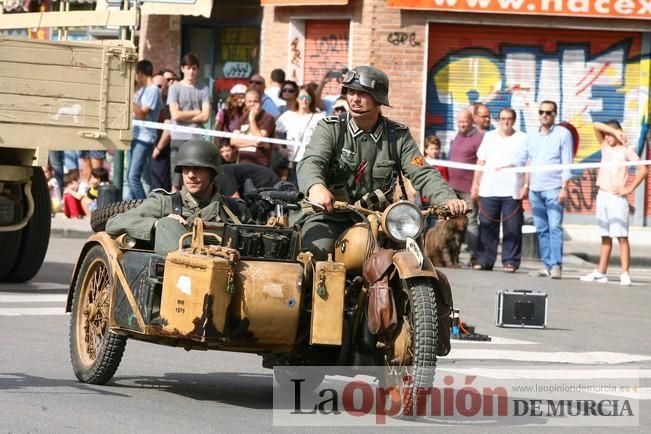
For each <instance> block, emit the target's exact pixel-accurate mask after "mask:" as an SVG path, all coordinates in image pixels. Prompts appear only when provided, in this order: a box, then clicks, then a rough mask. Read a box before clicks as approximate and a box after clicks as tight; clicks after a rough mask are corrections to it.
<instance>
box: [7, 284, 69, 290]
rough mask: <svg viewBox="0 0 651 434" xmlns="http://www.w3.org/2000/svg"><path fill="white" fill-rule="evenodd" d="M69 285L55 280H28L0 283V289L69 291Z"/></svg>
mask: <svg viewBox="0 0 651 434" xmlns="http://www.w3.org/2000/svg"><path fill="white" fill-rule="evenodd" d="M68 288H70V286H69V285H66V284H63V283H54V282H28V283H0V291H3V290H4V291H7V292H13V291H16V290H18V291H23V290H30V291H33V290H39V291H67V290H68Z"/></svg>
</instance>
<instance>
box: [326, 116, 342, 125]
mask: <svg viewBox="0 0 651 434" xmlns="http://www.w3.org/2000/svg"><path fill="white" fill-rule="evenodd" d="M323 120H324V121H325V122H326V123H328V124H338V123H339V116H326V117H325V118H323Z"/></svg>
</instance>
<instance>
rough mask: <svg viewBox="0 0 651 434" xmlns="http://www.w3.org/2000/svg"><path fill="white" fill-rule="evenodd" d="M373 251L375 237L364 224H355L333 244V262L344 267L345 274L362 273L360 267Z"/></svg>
mask: <svg viewBox="0 0 651 434" xmlns="http://www.w3.org/2000/svg"><path fill="white" fill-rule="evenodd" d="M374 251H375V237H373V234H372V233H371V230H370V228H369V227H368V225H367V224H366V223H356V224H354V225H353V226H351V227H349V228H348V229H346V230H345V231H343V232H342V234H341V235H339V238H337V241H336V242H335V262H342V263H343V264H344V265H345V266H346V273H349V274H350V273H356V274H359V273H361V272H362V266H363V265H364V262H365V261H366V260H367V259H368V257H369V256H371V255H372V254H373V252H374Z"/></svg>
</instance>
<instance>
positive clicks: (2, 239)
mask: <svg viewBox="0 0 651 434" xmlns="http://www.w3.org/2000/svg"><path fill="white" fill-rule="evenodd" d="M21 235H22V231H15V232H0V246H2V260H1V261H0V282H6V281H7V279H8V277H9V275H10V274H11V270H12V269H13V267H14V264H15V263H16V258H17V257H18V252H19V251H20V236H21Z"/></svg>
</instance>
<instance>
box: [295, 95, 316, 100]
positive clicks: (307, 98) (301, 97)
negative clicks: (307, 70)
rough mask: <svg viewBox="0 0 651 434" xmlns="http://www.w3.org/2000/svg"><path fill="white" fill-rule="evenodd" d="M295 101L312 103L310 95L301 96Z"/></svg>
mask: <svg viewBox="0 0 651 434" xmlns="http://www.w3.org/2000/svg"><path fill="white" fill-rule="evenodd" d="M296 99H304V100H306V101H312V97H311V96H310V95H301V96H299V97H298V98H296Z"/></svg>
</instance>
